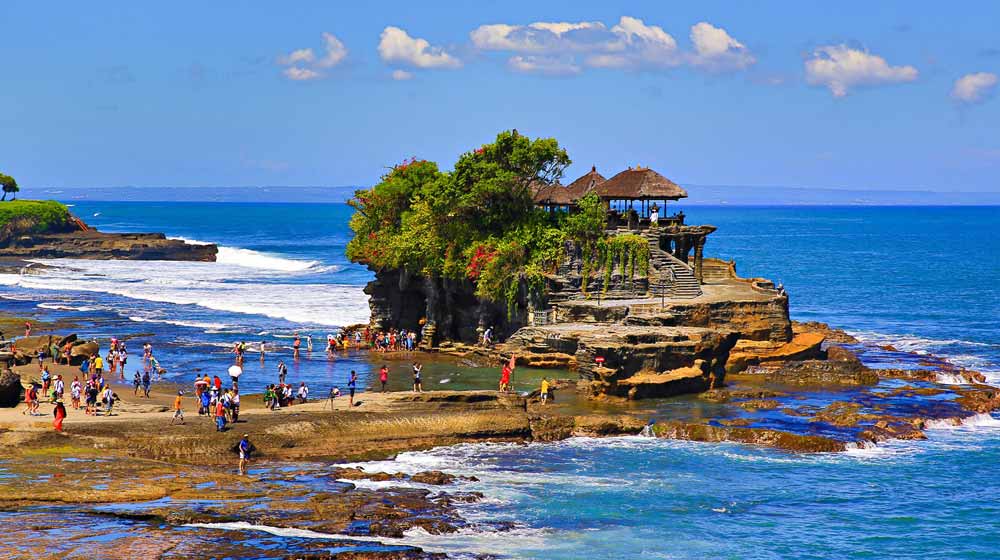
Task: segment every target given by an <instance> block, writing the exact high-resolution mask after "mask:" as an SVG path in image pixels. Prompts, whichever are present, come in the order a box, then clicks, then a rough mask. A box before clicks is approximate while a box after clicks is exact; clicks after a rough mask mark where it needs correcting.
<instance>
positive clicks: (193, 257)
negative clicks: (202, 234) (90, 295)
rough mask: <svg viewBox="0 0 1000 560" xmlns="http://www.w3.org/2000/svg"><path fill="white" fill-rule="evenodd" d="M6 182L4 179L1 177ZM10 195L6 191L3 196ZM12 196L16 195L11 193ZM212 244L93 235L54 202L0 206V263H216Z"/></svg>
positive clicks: (149, 236)
mask: <svg viewBox="0 0 1000 560" xmlns="http://www.w3.org/2000/svg"><path fill="white" fill-rule="evenodd" d="M4 177H7V176H4ZM7 192H8V191H7V190H6V187H5V190H4V193H5V194H6V193H7ZM12 192H16V191H12ZM217 252H218V247H217V246H215V245H214V244H197V245H196V244H191V243H186V242H184V241H182V240H179V239H167V236H166V235H164V234H162V233H104V232H100V231H97V230H95V229H93V228H91V227H90V226H88V225H87V224H85V223H84V222H83V221H82V220H81V219H79V218H78V217H76V216H74V215H73V214H72V213H70V210H69V208H68V207H67V206H66V205H65V204H62V203H60V202H56V201H54V200H9V201H3V202H0V258H4V259H20V260H23V259H57V258H73V259H132V260H169V261H209V262H210V261H214V260H215V256H216V253H217Z"/></svg>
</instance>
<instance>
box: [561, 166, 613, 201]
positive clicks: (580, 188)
mask: <svg viewBox="0 0 1000 560" xmlns="http://www.w3.org/2000/svg"><path fill="white" fill-rule="evenodd" d="M606 180H607V179H605V178H604V175H601V174H600V173H598V172H597V167H595V166H591V168H590V171H588V172H587V173H586V174H584V175H582V176H581V177H580V178H579V179H577V180H576V181H573V182H572V183H570V184H569V185H568V186H567V187H566V190H568V191H569V192H570V193H571V194H572V195H573V198H576V199H579V198H583V197H584V196H586V195H588V194H590V193H591V192H593V191H594V189H595V188H597V186H598V185H600V184H601V183H603V182H604V181H606Z"/></svg>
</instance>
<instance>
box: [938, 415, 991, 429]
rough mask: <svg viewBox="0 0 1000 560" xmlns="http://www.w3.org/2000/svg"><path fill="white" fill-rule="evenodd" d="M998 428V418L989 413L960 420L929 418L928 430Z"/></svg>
mask: <svg viewBox="0 0 1000 560" xmlns="http://www.w3.org/2000/svg"><path fill="white" fill-rule="evenodd" d="M997 428H1000V419H997V418H994V417H993V416H992V415H991V414H985V413H983V414H975V415H972V416H969V417H966V418H963V419H961V420H960V421H957V422H956V421H953V420H929V421H928V422H927V429H928V430H967V431H976V430H981V429H987V430H995V429H997Z"/></svg>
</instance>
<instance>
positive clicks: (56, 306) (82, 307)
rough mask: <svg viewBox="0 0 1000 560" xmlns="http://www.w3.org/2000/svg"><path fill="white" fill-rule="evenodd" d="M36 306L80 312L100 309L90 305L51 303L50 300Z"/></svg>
mask: <svg viewBox="0 0 1000 560" xmlns="http://www.w3.org/2000/svg"><path fill="white" fill-rule="evenodd" d="M35 307H38V308H41V309H52V310H54V311H80V312H87V311H97V310H98V308H97V307H89V306H86V305H77V306H73V305H66V304H64V303H50V302H47V301H46V302H42V303H39V304H38V305H36V306H35Z"/></svg>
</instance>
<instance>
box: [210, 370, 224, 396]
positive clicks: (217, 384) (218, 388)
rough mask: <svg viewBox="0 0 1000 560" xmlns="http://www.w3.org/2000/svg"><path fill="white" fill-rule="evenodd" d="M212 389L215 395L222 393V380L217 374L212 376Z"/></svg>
mask: <svg viewBox="0 0 1000 560" xmlns="http://www.w3.org/2000/svg"><path fill="white" fill-rule="evenodd" d="M212 388H213V389H215V392H216V393H221V392H222V378H221V377H219V375H218V374H215V375H213V376H212Z"/></svg>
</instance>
